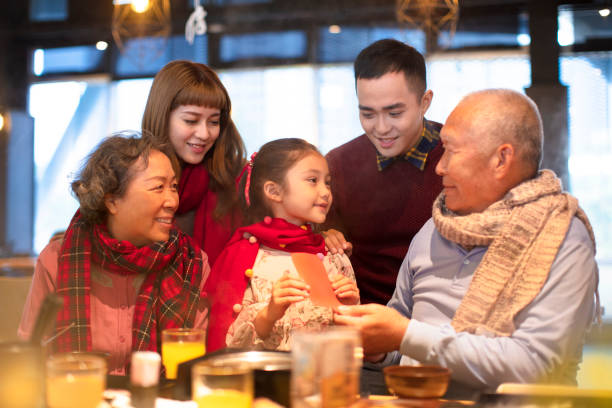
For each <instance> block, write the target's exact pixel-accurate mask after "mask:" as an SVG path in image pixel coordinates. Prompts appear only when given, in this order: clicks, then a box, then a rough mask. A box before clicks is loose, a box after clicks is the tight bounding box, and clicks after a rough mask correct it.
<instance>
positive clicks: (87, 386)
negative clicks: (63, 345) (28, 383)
mask: <svg viewBox="0 0 612 408" xmlns="http://www.w3.org/2000/svg"><path fill="white" fill-rule="evenodd" d="M46 365H47V380H46V393H47V407H49V408H96V407H97V406H98V404H100V402H102V394H103V392H104V388H105V386H106V360H105V359H104V357H101V356H99V355H95V354H87V353H59V354H54V355H52V356H49V358H48V359H47V364H46Z"/></svg>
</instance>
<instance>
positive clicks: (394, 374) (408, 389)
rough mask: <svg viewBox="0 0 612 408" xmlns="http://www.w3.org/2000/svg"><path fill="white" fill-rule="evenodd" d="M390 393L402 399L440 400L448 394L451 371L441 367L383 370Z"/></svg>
mask: <svg viewBox="0 0 612 408" xmlns="http://www.w3.org/2000/svg"><path fill="white" fill-rule="evenodd" d="M383 374H384V376H385V383H386V384H387V388H388V389H389V392H391V393H392V394H394V395H397V396H398V397H400V398H440V397H442V396H443V395H444V393H446V389H447V388H448V382H449V380H450V370H449V369H448V368H445V367H441V366H433V365H425V366H399V365H395V366H389V367H385V368H383Z"/></svg>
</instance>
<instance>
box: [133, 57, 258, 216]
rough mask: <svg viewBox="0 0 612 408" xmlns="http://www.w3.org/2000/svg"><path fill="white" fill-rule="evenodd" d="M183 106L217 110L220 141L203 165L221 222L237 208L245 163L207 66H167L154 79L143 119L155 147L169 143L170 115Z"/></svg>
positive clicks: (221, 90) (224, 98)
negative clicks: (215, 197)
mask: <svg viewBox="0 0 612 408" xmlns="http://www.w3.org/2000/svg"><path fill="white" fill-rule="evenodd" d="M182 105H196V106H204V107H210V108H217V109H219V110H220V113H221V118H220V128H221V131H220V133H219V138H218V139H217V140H216V141H215V143H214V145H213V146H212V147H211V148H210V150H209V151H208V152H207V153H206V155H205V156H204V159H203V161H202V163H203V164H204V166H206V169H207V170H208V172H209V174H210V179H211V184H210V185H211V189H212V190H213V191H215V192H216V193H217V195H218V200H217V206H216V208H215V210H214V212H213V215H214V216H215V217H216V218H217V219H220V218H221V217H222V216H223V215H224V214H227V213H228V212H230V211H231V209H232V208H233V207H234V206H235V204H236V176H238V174H239V172H240V170H241V169H242V166H243V165H244V162H245V161H246V154H245V148H244V143H243V141H242V138H241V137H240V134H239V133H238V130H237V129H236V126H235V125H234V122H233V121H232V118H231V116H230V113H231V109H232V106H231V102H230V98H229V95H228V93H227V91H226V89H225V87H224V86H223V84H222V83H221V81H220V80H219V77H218V76H217V74H215V72H214V71H213V70H212V69H210V68H209V67H207V66H206V65H204V64H199V63H195V62H191V61H184V60H177V61H172V62H169V63H168V64H166V66H164V67H163V68H162V69H161V70H160V71H159V72H158V73H157V75H155V79H154V80H153V85H152V86H151V91H150V92H149V98H148V99H147V105H146V107H145V111H144V115H143V117H142V130H143V132H145V135H146V134H148V135H150V137H151V138H153V139H154V140H155V141H156V142H158V143H168V142H169V135H170V113H171V112H172V111H173V110H175V109H176V108H178V107H179V106H182ZM145 137H149V136H145ZM179 160H180V158H179Z"/></svg>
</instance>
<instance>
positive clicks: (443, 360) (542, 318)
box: [383, 217, 598, 390]
mask: <svg viewBox="0 0 612 408" xmlns="http://www.w3.org/2000/svg"><path fill="white" fill-rule="evenodd" d="M486 251H487V247H475V248H473V249H472V250H471V251H466V250H464V249H463V248H462V247H460V246H459V245H457V244H455V243H453V242H450V241H448V240H446V239H445V238H443V237H442V236H441V235H440V234H439V233H438V231H437V230H436V228H435V226H434V223H433V220H432V219H430V220H429V221H428V222H427V223H426V224H425V225H424V226H423V228H422V229H421V230H420V231H419V233H418V234H417V235H415V237H414V239H413V240H412V243H411V245H410V248H409V249H408V253H407V255H406V257H405V258H404V261H403V263H402V266H401V268H400V271H399V275H398V277H397V285H396V288H395V292H394V294H393V297H392V298H391V300H390V301H389V303H388V306H390V307H392V308H395V309H396V310H398V311H399V312H400V313H401V314H402V315H404V316H406V317H408V318H410V319H411V320H410V323H409V324H408V328H407V329H406V332H405V333H404V337H403V339H402V343H401V346H400V350H399V353H398V352H397V351H396V352H393V353H389V355H387V357H386V358H385V360H384V361H383V364H384V365H388V364H398V363H399V362H400V357H401V358H402V363H403V364H407V363H409V361H410V359H414V360H417V361H418V362H420V363H423V364H439V365H443V366H446V367H448V368H450V369H451V371H452V378H453V380H455V381H457V382H460V383H463V384H464V385H467V386H469V387H472V388H478V389H483V388H487V389H493V390H494V389H495V388H496V387H497V386H498V385H499V384H501V383H503V382H521V383H529V382H542V381H543V382H554V383H562V384H575V383H576V372H577V368H578V364H579V363H580V360H581V358H582V345H583V342H584V336H585V333H586V332H587V330H588V329H589V328H590V327H591V324H592V322H593V319H594V316H595V309H596V307H595V301H594V293H595V290H596V288H597V281H598V270H597V264H596V262H595V258H594V257H595V251H594V248H593V243H592V242H591V239H590V238H589V235H588V232H587V229H586V228H585V226H584V224H583V223H582V222H581V221H580V220H578V219H577V218H576V217H574V219H573V221H572V223H571V225H570V228H569V230H568V233H567V235H566V237H565V240H564V241H563V243H562V245H561V247H560V248H559V252H558V253H557V256H556V258H555V260H554V262H553V264H552V267H551V271H550V274H549V276H548V278H547V280H546V282H545V284H544V286H543V287H542V290H541V291H540V293H539V294H538V295H537V296H536V298H535V299H534V300H533V301H532V302H531V303H530V304H529V305H528V306H527V307H525V309H523V310H522V311H521V312H520V313H518V314H517V315H516V317H515V319H514V324H515V327H516V330H515V331H514V333H512V335H511V336H509V337H489V336H485V335H475V334H470V333H466V332H460V333H456V332H455V331H454V329H453V327H452V326H451V325H450V322H451V320H452V318H453V316H454V314H455V311H456V310H457V308H458V307H459V304H460V303H461V300H462V299H463V296H464V295H465V293H466V291H467V289H468V287H469V285H470V282H471V280H472V276H473V275H474V271H475V270H476V267H477V266H478V264H479V263H480V260H481V259H482V257H483V255H484V254H485V253H486ZM400 353H401V356H400Z"/></svg>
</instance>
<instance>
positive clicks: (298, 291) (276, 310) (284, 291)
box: [253, 271, 310, 339]
mask: <svg viewBox="0 0 612 408" xmlns="http://www.w3.org/2000/svg"><path fill="white" fill-rule="evenodd" d="M308 296H310V287H309V286H308V285H307V284H306V282H304V281H303V280H302V279H300V278H296V277H291V276H289V271H285V273H283V276H282V277H281V278H280V279H279V280H277V281H276V282H275V283H274V286H272V296H271V297H270V302H269V303H268V306H267V307H264V308H263V309H261V310H260V311H259V313H258V314H257V316H255V321H254V322H253V323H254V326H255V331H257V335H258V336H259V337H260V338H262V339H265V338H267V337H268V336H269V335H270V333H271V332H272V329H273V328H274V323H276V321H277V320H278V319H280V318H281V317H283V315H284V314H285V312H286V311H287V308H288V307H289V306H290V305H291V304H292V303H296V302H299V301H302V300H304V299H306V298H307V297H308Z"/></svg>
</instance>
